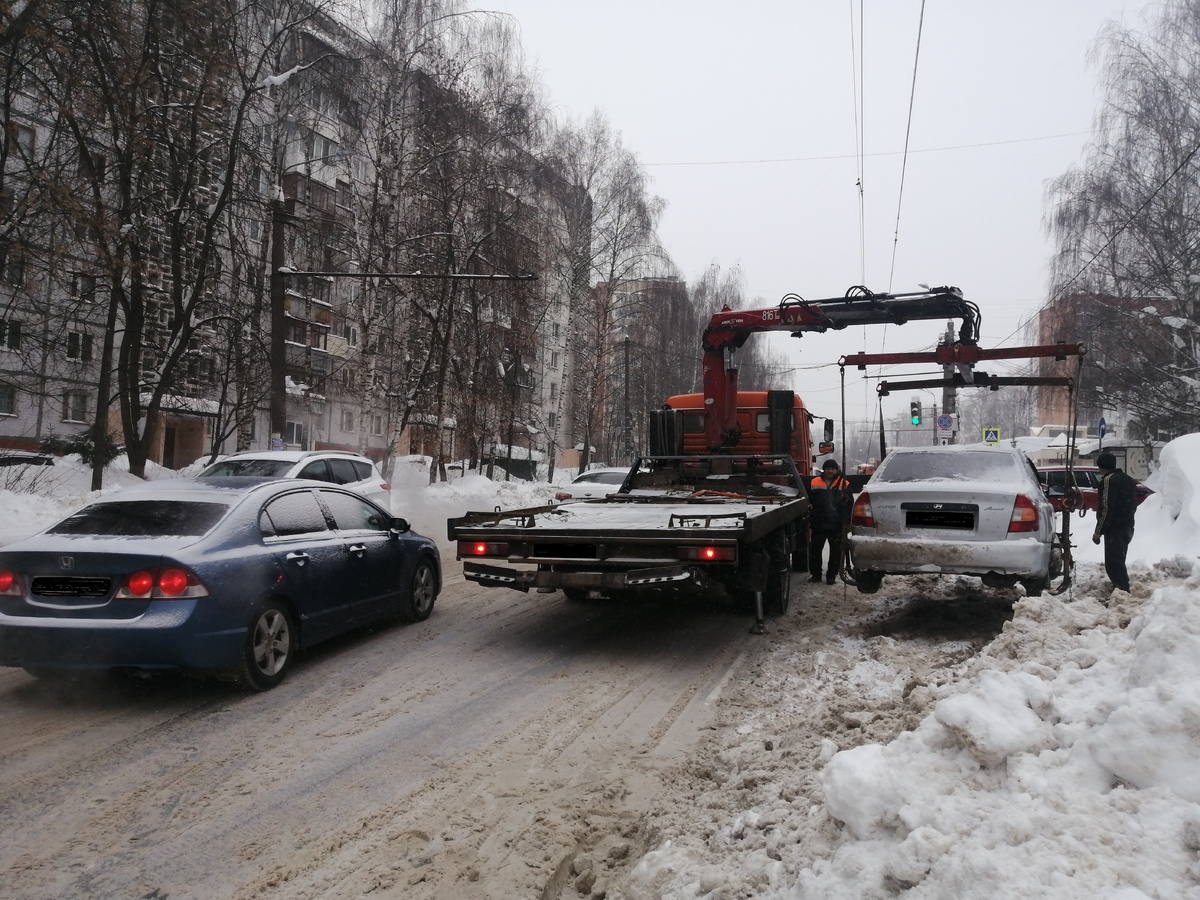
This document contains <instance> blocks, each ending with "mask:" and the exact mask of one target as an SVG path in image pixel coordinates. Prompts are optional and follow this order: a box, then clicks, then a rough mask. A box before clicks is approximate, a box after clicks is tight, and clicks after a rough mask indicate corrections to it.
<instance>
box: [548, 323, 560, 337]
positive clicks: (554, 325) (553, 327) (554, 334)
mask: <svg viewBox="0 0 1200 900" xmlns="http://www.w3.org/2000/svg"><path fill="white" fill-rule="evenodd" d="M550 334H551V336H552V337H558V323H557V322H551V323H550Z"/></svg>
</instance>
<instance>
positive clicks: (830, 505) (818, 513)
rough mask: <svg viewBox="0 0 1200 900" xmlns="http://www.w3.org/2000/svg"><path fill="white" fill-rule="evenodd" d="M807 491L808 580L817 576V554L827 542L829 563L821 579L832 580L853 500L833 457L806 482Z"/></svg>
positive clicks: (838, 565) (836, 571)
mask: <svg viewBox="0 0 1200 900" xmlns="http://www.w3.org/2000/svg"><path fill="white" fill-rule="evenodd" d="M808 492H809V501H810V503H811V506H810V507H809V511H808V526H809V539H808V574H809V575H810V576H812V577H811V578H809V581H811V582H814V583H815V582H819V581H820V580H821V556H822V552H823V551H824V549H825V544H826V543H827V542H828V544H829V567H828V568H827V569H826V570H825V573H826V574H825V583H826V584H833V581H834V579H835V578H837V576H838V574H839V572H840V571H841V567H842V541H843V539H844V538H845V535H846V526H847V525H848V524H849V523H850V509H851V506H852V504H853V501H854V498H853V495H852V494H851V493H850V482H849V481H847V480H846V479H845V478H843V477H842V472H841V467H840V466H839V465H838V464H837V460H836V459H827V460H825V464H824V465H823V466H822V467H821V474H820V475H818V476H817V477H816V478H814V479H813V480H812V481H811V482H810V483H809V486H808Z"/></svg>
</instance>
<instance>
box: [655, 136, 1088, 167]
mask: <svg viewBox="0 0 1200 900" xmlns="http://www.w3.org/2000/svg"><path fill="white" fill-rule="evenodd" d="M1091 133H1092V132H1090V131H1071V132H1067V133H1065V134H1048V135H1044V136H1042V137H1032V138H1013V139H1012V140H1007V141H986V142H984V143H981V144H957V145H954V146H950V147H927V148H926V149H924V150H909V151H907V152H908V154H909V155H910V156H912V155H916V154H918V153H949V152H951V151H955V150H978V149H980V148H983V147H1003V146H1007V145H1009V144H1032V143H1036V142H1038V141H1057V140H1061V139H1063V138H1069V137H1084V136H1086V135H1090V134H1091ZM904 153H905V151H904V150H885V151H881V152H879V153H863V154H861V156H864V157H873V156H901V155H902V154H904ZM859 156H860V154H858V153H841V154H834V155H830V156H791V157H780V158H778V159H710V160H696V161H693V162H657V163H655V162H650V163H648V162H644V163H642V165H643V166H646V167H650V166H655V167H665V166H758V165H778V164H780V163H798V162H826V161H829V160H838V159H855V160H856V159H858V157H859Z"/></svg>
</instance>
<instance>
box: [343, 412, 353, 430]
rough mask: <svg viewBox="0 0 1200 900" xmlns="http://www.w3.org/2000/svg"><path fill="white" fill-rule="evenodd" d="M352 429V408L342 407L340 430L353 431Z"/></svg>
mask: <svg viewBox="0 0 1200 900" xmlns="http://www.w3.org/2000/svg"><path fill="white" fill-rule="evenodd" d="M353 430H354V410H352V409H343V410H342V431H353Z"/></svg>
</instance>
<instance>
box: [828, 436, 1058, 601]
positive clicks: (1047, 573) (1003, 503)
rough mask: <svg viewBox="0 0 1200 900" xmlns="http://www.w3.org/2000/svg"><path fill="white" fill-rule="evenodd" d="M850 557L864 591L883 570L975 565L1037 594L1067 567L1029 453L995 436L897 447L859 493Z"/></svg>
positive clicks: (962, 570)
mask: <svg viewBox="0 0 1200 900" xmlns="http://www.w3.org/2000/svg"><path fill="white" fill-rule="evenodd" d="M850 560H851V568H852V572H853V575H854V580H855V582H856V584H857V585H858V589H859V590H860V591H861V592H863V593H873V592H875V591H877V590H879V586H880V584H881V583H882V581H883V576H884V575H929V574H932V575H977V576H979V577H980V578H982V579H983V583H984V584H985V585H987V586H988V587H1011V586H1013V585H1015V584H1017V583H1020V584H1021V585H1022V586H1024V588H1025V592H1026V593H1027V594H1029V595H1031V596H1037V595H1038V594H1040V593H1041V592H1042V591H1043V590H1045V588H1046V587H1047V585H1048V584H1049V582H1050V579H1052V578H1056V577H1058V575H1059V574H1061V570H1062V558H1061V553H1060V550H1059V547H1058V544H1057V537H1056V535H1055V533H1054V510H1053V508H1052V507H1051V506H1050V503H1049V502H1048V501H1047V500H1046V498H1045V495H1044V494H1043V493H1042V488H1041V485H1040V484H1039V483H1038V480H1037V474H1036V471H1035V470H1034V468H1033V466H1032V465H1031V464H1030V462H1029V460H1028V458H1027V457H1026V456H1025V454H1023V453H1021V452H1020V451H1019V450H1017V449H1016V448H1014V447H1011V446H1003V445H1002V446H993V445H988V444H970V445H952V446H940V447H900V448H897V449H895V450H892V451H890V452H889V453H888V455H887V458H886V459H884V461H883V463H882V464H880V466H879V468H878V469H877V470H876V472H875V474H874V475H873V476H871V480H870V481H868V482H867V484H866V485H865V489H864V490H863V491H862V493H860V494H859V495H858V498H857V500H856V501H855V503H854V512H853V515H852V517H851V532H850Z"/></svg>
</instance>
